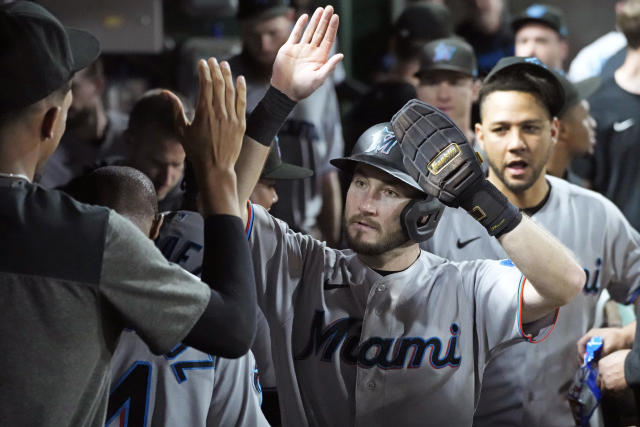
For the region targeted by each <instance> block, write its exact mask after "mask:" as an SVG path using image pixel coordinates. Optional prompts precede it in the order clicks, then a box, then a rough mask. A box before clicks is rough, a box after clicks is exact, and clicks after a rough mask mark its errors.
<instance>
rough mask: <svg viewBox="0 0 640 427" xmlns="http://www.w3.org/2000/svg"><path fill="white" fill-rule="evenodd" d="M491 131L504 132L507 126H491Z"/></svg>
mask: <svg viewBox="0 0 640 427" xmlns="http://www.w3.org/2000/svg"><path fill="white" fill-rule="evenodd" d="M491 132H493V133H497V134H504V133H506V132H507V127H506V126H495V127H492V128H491Z"/></svg>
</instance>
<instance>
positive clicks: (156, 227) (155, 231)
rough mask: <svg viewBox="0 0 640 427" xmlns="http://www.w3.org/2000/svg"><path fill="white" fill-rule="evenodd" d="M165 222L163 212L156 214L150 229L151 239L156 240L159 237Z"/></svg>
mask: <svg viewBox="0 0 640 427" xmlns="http://www.w3.org/2000/svg"><path fill="white" fill-rule="evenodd" d="M163 222H164V215H163V214H161V213H158V214H156V216H155V217H154V218H153V223H151V230H149V238H150V239H151V240H156V239H157V238H158V235H159V234H160V228H161V227H162V223H163Z"/></svg>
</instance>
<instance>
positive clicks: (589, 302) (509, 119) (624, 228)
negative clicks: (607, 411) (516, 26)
mask: <svg viewBox="0 0 640 427" xmlns="http://www.w3.org/2000/svg"><path fill="white" fill-rule="evenodd" d="M568 101H569V102H574V100H571V99H569V100H568ZM479 102H480V115H481V122H480V123H478V124H476V127H475V131H476V136H477V138H478V143H479V144H480V146H481V147H482V149H483V151H484V152H485V153H486V157H487V160H488V163H489V177H488V179H489V181H490V182H491V183H493V184H494V185H495V186H496V187H497V188H498V189H499V190H500V191H501V192H502V193H504V195H506V196H507V198H508V199H509V200H510V201H511V202H512V203H513V204H514V205H516V206H517V207H518V208H519V209H520V211H521V212H523V213H525V214H527V215H530V216H531V218H532V219H533V220H534V221H535V222H537V223H538V224H541V225H543V226H545V228H547V230H549V231H550V232H551V234H553V235H554V236H557V237H558V239H559V240H560V241H561V242H562V243H563V244H564V245H566V246H567V247H568V248H569V249H571V250H572V251H573V252H574V253H575V254H576V256H577V258H578V261H579V262H580V263H581V264H582V266H583V267H584V270H585V272H586V273H587V280H586V282H585V283H584V287H583V291H582V292H581V293H580V294H579V295H578V296H577V297H576V298H575V299H574V300H573V301H571V302H570V303H569V304H567V305H566V306H565V307H563V308H562V310H560V314H559V316H558V322H557V325H556V328H555V331H554V333H553V334H551V336H550V337H549V338H548V339H547V340H545V341H544V342H542V343H538V344H536V345H534V346H530V345H529V346H527V345H521V344H516V345H515V346H512V347H509V348H508V349H505V350H504V351H503V352H500V353H498V354H496V355H493V357H492V359H491V361H490V362H489V364H488V365H487V367H486V370H485V372H484V378H483V382H482V390H481V395H480V402H479V404H478V407H477V409H476V414H475V417H474V425H478V426H485V425H486V426H495V425H526V426H566V425H571V424H572V423H573V421H572V416H571V412H570V408H569V404H568V401H567V400H566V392H567V390H568V384H569V383H570V381H571V380H572V378H573V374H574V372H575V370H576V369H577V367H578V365H577V362H576V358H575V342H576V341H577V339H578V338H580V336H581V335H582V334H583V333H584V332H585V331H586V330H588V329H589V328H590V327H591V326H592V324H593V322H594V318H595V307H596V302H597V301H598V298H599V296H600V293H601V291H602V289H605V288H606V289H607V290H608V291H609V293H610V294H611V296H612V298H614V299H615V300H617V301H619V302H623V303H629V302H630V301H631V300H632V299H633V298H634V297H635V295H636V293H637V291H638V289H640V264H639V263H638V261H640V236H639V235H638V233H637V232H636V231H635V230H634V229H633V228H632V227H631V226H630V225H629V223H628V222H627V221H626V220H625V218H624V217H623V216H622V214H621V213H620V211H619V210H618V209H617V208H616V207H615V206H614V205H613V204H612V203H611V202H609V201H608V200H606V199H605V198H604V197H602V196H600V195H599V194H596V193H594V192H592V191H589V190H585V189H583V188H581V187H578V186H576V185H573V184H570V183H568V182H566V181H564V180H562V179H559V178H555V177H552V176H549V175H545V173H546V168H547V166H546V164H547V161H548V159H549V157H550V155H551V152H552V150H553V148H554V145H555V144H556V141H557V139H558V136H559V133H560V131H559V125H558V119H557V118H556V116H557V115H558V114H559V113H560V112H561V111H563V110H564V109H565V106H566V102H567V101H565V96H564V91H563V89H562V85H561V84H560V82H559V81H558V79H557V77H556V74H555V73H554V72H552V71H551V70H549V69H548V68H547V67H546V66H544V65H543V64H542V63H541V62H540V61H538V60H537V59H535V58H519V57H511V58H505V59H503V60H501V61H500V62H499V63H498V64H497V65H496V67H495V68H494V69H493V70H492V71H491V73H490V74H489V75H488V76H487V78H486V80H485V82H484V86H483V88H482V90H481V91H480V101H479ZM426 243H427V244H426V245H425V247H426V248H427V249H429V250H431V251H432V252H433V253H435V254H437V255H440V256H443V257H447V258H449V259H452V260H455V261H463V260H472V259H478V258H487V257H488V258H493V259H502V258H504V257H505V256H506V255H507V254H506V253H505V251H504V249H503V248H502V247H500V245H498V244H497V242H496V241H495V240H494V239H491V238H489V237H488V236H487V235H486V233H485V232H484V228H483V227H480V226H479V225H478V223H477V222H476V221H474V220H473V219H471V218H470V217H469V215H467V214H466V213H464V212H462V211H460V210H459V209H458V210H454V209H446V210H445V213H444V214H443V217H442V220H441V223H440V225H439V227H438V229H437V230H436V233H435V235H434V237H433V238H432V239H430V240H429V241H428V242H426ZM521 243H522V244H525V241H524V240H523V241H522V242H521ZM542 268H544V267H542Z"/></svg>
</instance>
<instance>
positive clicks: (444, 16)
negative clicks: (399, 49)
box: [395, 3, 453, 40]
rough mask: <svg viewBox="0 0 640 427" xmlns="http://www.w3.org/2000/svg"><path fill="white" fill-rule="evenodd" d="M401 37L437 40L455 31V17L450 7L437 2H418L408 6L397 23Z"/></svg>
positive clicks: (397, 31)
mask: <svg viewBox="0 0 640 427" xmlns="http://www.w3.org/2000/svg"><path fill="white" fill-rule="evenodd" d="M395 32H396V35H397V36H398V37H400V38H401V39H405V40H409V39H423V40H435V39H440V38H443V37H448V36H450V35H451V34H452V33H453V19H452V18H451V12H449V9H448V8H447V7H446V6H444V5H441V4H437V3H418V4H412V5H409V6H407V7H406V8H405V9H404V10H403V11H402V14H401V15H400V17H398V19H397V20H396V23H395Z"/></svg>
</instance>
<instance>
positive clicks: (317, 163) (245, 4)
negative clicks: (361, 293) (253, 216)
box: [229, 0, 344, 245]
mask: <svg viewBox="0 0 640 427" xmlns="http://www.w3.org/2000/svg"><path fill="white" fill-rule="evenodd" d="M236 17H237V19H238V26H239V29H240V36H241V38H242V46H243V48H242V52H241V53H240V54H238V55H236V56H234V57H232V58H230V59H229V63H230V64H231V70H232V71H233V73H234V75H243V76H245V77H246V78H247V111H253V109H254V108H255V106H256V104H257V103H258V101H260V100H261V98H262V96H263V95H264V94H265V92H266V91H267V89H268V88H269V81H270V78H271V68H272V66H273V61H274V60H275V57H276V54H277V53H278V49H279V48H280V46H281V45H282V44H283V43H284V42H285V41H286V40H287V36H288V34H289V33H290V32H291V28H292V27H293V24H294V22H295V15H294V10H293V9H292V7H291V1H290V0H239V1H238V13H237V15H236ZM278 137H279V139H280V141H279V143H280V148H281V150H282V158H283V159H284V160H285V161H286V162H289V163H292V164H296V165H301V166H304V167H307V168H309V169H311V170H313V172H314V175H313V177H312V178H310V179H305V180H279V181H278V182H277V183H276V188H277V190H278V194H279V196H280V199H282V201H283V203H279V204H276V205H274V206H273V210H272V212H273V214H274V215H275V216H277V217H278V218H281V219H283V220H285V221H286V222H287V223H289V224H291V226H292V227H294V228H295V229H297V230H300V231H302V230H304V231H305V232H309V233H312V234H314V235H316V236H322V238H323V239H325V240H327V241H328V242H330V244H332V245H337V244H338V243H339V241H340V236H341V234H340V217H341V210H340V209H341V207H342V194H341V191H340V180H339V179H338V173H337V171H336V170H335V169H334V168H333V167H331V165H330V164H329V160H330V159H332V158H333V157H336V156H341V155H342V154H343V153H344V141H343V137H342V126H341V124H340V109H339V108H338V98H337V95H336V91H335V88H334V84H333V81H330V82H327V84H325V85H323V86H321V87H319V88H318V89H317V90H315V91H314V92H313V93H312V94H310V95H309V96H308V97H306V98H305V99H304V100H302V102H300V103H299V104H298V105H297V106H296V108H295V109H294V110H293V111H292V112H291V114H290V115H289V117H288V118H287V121H286V122H285V124H284V125H283V126H282V127H281V129H280V132H279V133H278ZM258 171H260V168H258Z"/></svg>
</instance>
